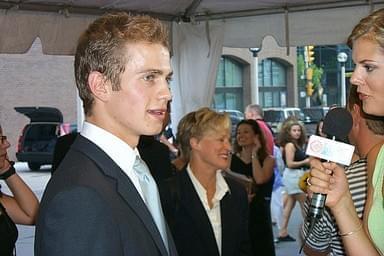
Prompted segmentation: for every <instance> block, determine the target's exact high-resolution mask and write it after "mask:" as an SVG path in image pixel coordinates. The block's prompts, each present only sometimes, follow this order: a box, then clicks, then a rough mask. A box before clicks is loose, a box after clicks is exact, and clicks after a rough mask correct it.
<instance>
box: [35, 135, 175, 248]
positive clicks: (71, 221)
mask: <svg viewBox="0 0 384 256" xmlns="http://www.w3.org/2000/svg"><path fill="white" fill-rule="evenodd" d="M40 207H41V208H40V213H39V217H38V220H37V224H36V234H35V256H52V255H55V256H60V255H71V256H72V255H77V256H79V255H84V256H89V255H92V256H111V255H113V256H120V255H121V256H122V255H140V256H141V255H148V256H153V255H168V254H167V251H166V248H165V246H164V244H163V241H162V239H161V235H160V233H159V231H158V230H157V228H156V224H155V222H154V221H153V219H152V216H151V214H150V212H149V211H148V209H147V207H146V206H145V203H144V202H143V200H142V199H141V197H140V195H139V193H138V192H137V190H136V188H135V187H134V185H133V183H132V182H131V180H130V179H129V178H128V176H127V175H126V174H125V173H124V172H123V171H122V170H121V169H120V168H119V167H118V166H117V165H116V164H115V163H114V162H113V160H112V159H111V158H109V157H108V156H107V155H106V154H105V153H104V151H102V150H101V149H100V148H99V147H97V146H96V145H95V144H94V143H92V142H91V141H89V140H87V139H86V138H84V137H83V136H81V135H79V136H77V138H76V140H75V142H74V143H73V145H72V146H71V148H70V150H69V151H68V153H67V155H66V156H65V158H64V160H63V161H62V163H61V164H60V166H59V167H58V169H57V171H56V173H55V175H53V177H52V178H51V180H50V181H49V183H48V185H47V188H46V190H45V192H44V195H43V198H42V201H41V205H40ZM168 240H169V245H168V247H169V251H170V255H177V252H176V248H175V245H174V243H173V239H172V236H171V234H170V232H169V230H168Z"/></svg>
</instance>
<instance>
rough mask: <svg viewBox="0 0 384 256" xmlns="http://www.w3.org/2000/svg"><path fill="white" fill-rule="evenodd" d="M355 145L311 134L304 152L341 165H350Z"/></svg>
mask: <svg viewBox="0 0 384 256" xmlns="http://www.w3.org/2000/svg"><path fill="white" fill-rule="evenodd" d="M354 151H355V147H354V146H352V145H350V144H347V143H343V142H339V141H335V140H330V139H327V138H324V137H320V136H316V135H311V136H310V137H309V141H308V145H307V151H306V154H307V155H309V156H314V157H318V158H321V159H324V160H328V161H331V162H335V163H338V164H343V165H350V163H351V160H352V155H353V152H354Z"/></svg>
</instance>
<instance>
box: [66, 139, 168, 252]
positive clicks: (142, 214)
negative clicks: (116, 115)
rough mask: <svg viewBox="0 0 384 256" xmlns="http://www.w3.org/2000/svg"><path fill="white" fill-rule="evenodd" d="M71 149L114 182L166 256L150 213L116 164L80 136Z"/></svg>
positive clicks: (118, 191)
mask: <svg viewBox="0 0 384 256" xmlns="http://www.w3.org/2000/svg"><path fill="white" fill-rule="evenodd" d="M72 147H73V148H74V149H76V150H78V151H80V152H82V153H83V154H85V155H86V156H87V157H89V158H90V159H92V161H94V162H95V163H96V164H97V165H98V166H99V168H100V171H101V172H103V173H104V174H105V175H107V176H109V177H111V178H113V179H115V180H116V182H117V193H119V194H120V195H121V197H122V198H123V199H124V201H125V202H126V203H127V204H128V205H129V206H130V208H131V209H132V210H133V211H134V212H135V213H136V215H137V216H138V218H140V219H141V220H142V222H143V225H144V226H145V227H146V228H147V230H148V231H149V233H150V234H151V236H152V238H153V240H154V241H155V243H156V245H157V247H158V248H159V251H160V252H161V254H162V255H168V253H167V250H166V248H165V246H164V242H163V240H162V238H161V235H160V232H159V231H158V229H157V226H156V224H155V222H154V220H153V218H152V215H151V213H150V212H149V210H148V208H147V206H146V205H145V203H144V201H143V200H142V198H141V196H140V194H139V193H138V191H137V190H136V188H135V186H134V184H133V183H132V181H131V180H130V179H129V177H128V176H127V175H126V174H125V173H124V172H123V171H122V170H121V168H120V167H119V166H118V165H116V163H115V162H114V161H113V160H112V159H111V158H110V157H109V156H108V155H107V154H106V153H105V152H104V151H103V150H102V149H100V148H99V147H98V146H97V145H95V144H94V143H92V142H91V141H89V140H88V139H86V138H84V137H82V136H78V138H77V139H76V141H75V142H74V144H73V146H72ZM168 233H169V232H168ZM168 239H171V240H172V238H171V236H170V235H169V236H168ZM172 244H173V243H172ZM170 251H171V247H170Z"/></svg>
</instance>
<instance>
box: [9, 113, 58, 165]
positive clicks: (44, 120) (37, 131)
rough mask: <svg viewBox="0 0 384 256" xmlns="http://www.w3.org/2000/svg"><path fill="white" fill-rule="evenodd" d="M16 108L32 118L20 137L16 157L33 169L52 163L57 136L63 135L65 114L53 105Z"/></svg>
mask: <svg viewBox="0 0 384 256" xmlns="http://www.w3.org/2000/svg"><path fill="white" fill-rule="evenodd" d="M15 110H16V111H17V112H19V113H21V114H24V115H25V116H27V117H28V118H29V119H30V123H29V124H27V125H26V126H25V127H24V128H23V130H22V132H21V135H20V137H19V142H18V146H17V152H16V158H17V160H18V161H20V162H27V163H28V167H29V168H30V169H31V170H39V169H40V166H41V165H44V164H52V158H53V150H54V147H55V144H56V140H57V137H58V136H60V135H62V134H60V133H62V132H63V131H62V130H63V129H60V126H61V125H62V123H63V115H62V113H61V112H60V110H59V109H57V108H52V107H15Z"/></svg>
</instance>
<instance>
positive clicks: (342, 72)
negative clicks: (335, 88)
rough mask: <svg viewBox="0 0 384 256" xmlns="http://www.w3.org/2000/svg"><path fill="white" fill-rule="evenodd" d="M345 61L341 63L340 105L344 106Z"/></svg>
mask: <svg viewBox="0 0 384 256" xmlns="http://www.w3.org/2000/svg"><path fill="white" fill-rule="evenodd" d="M344 64H345V63H344V62H342V63H341V106H342V107H345V106H346V89H345V65H344Z"/></svg>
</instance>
